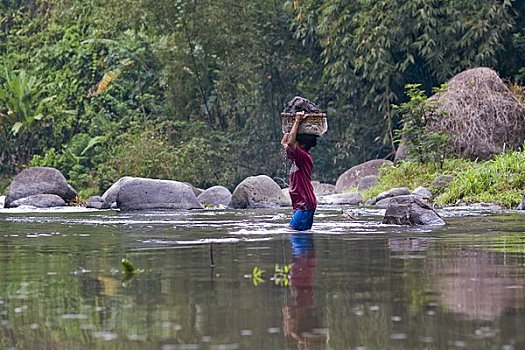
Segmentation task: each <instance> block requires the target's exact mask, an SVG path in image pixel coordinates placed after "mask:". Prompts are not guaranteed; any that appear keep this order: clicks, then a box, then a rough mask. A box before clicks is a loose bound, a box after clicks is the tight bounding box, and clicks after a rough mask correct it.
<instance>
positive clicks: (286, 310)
mask: <svg viewBox="0 0 525 350" xmlns="http://www.w3.org/2000/svg"><path fill="white" fill-rule="evenodd" d="M290 241H291V243H292V267H291V269H290V286H291V300H289V301H288V303H287V305H286V306H284V307H283V324H284V325H283V330H284V334H285V336H286V338H287V340H288V339H293V340H294V342H295V343H296V344H297V348H298V349H319V348H323V347H324V345H326V344H327V342H328V333H327V332H326V330H325V328H324V327H323V325H322V324H321V320H320V317H319V315H318V312H317V309H316V307H315V299H314V293H313V282H314V275H315V268H316V266H317V257H316V255H315V247H314V241H313V238H312V235H311V234H304V233H294V234H292V235H291V236H290Z"/></svg>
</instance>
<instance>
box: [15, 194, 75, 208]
mask: <svg viewBox="0 0 525 350" xmlns="http://www.w3.org/2000/svg"><path fill="white" fill-rule="evenodd" d="M22 205H30V206H32V207H37V208H52V207H63V206H65V205H66V202H65V201H64V200H63V199H62V198H60V197H59V196H57V195H56V194H34V195H32V196H28V197H24V198H19V199H17V200H16V201H13V202H11V204H10V208H15V207H19V206H22Z"/></svg>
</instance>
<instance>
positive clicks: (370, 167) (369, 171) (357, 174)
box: [335, 159, 393, 193]
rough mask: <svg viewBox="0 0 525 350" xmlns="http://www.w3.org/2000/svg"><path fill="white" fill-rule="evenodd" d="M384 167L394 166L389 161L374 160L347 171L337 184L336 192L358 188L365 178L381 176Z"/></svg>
mask: <svg viewBox="0 0 525 350" xmlns="http://www.w3.org/2000/svg"><path fill="white" fill-rule="evenodd" d="M383 165H387V166H392V165H393V163H392V162H391V161H389V160H384V159H374V160H369V161H368V162H365V163H362V164H359V165H356V166H353V167H351V168H350V169H348V170H347V171H345V172H344V173H343V174H341V176H339V178H338V179H337V182H336V183H335V191H336V192H337V193H343V192H345V191H348V190H350V189H352V188H356V187H357V185H358V184H359V180H361V179H362V178H364V177H365V176H370V175H374V176H379V175H380V168H381V167H382V166H383Z"/></svg>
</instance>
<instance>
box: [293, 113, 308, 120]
mask: <svg viewBox="0 0 525 350" xmlns="http://www.w3.org/2000/svg"><path fill="white" fill-rule="evenodd" d="M305 118H306V114H305V113H304V112H297V113H295V121H296V122H302V121H303V120H304V119H305Z"/></svg>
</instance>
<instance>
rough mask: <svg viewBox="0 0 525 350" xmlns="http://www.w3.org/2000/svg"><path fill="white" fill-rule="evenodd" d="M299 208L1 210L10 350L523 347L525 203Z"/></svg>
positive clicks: (0, 318)
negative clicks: (385, 220) (405, 214)
mask: <svg viewBox="0 0 525 350" xmlns="http://www.w3.org/2000/svg"><path fill="white" fill-rule="evenodd" d="M289 214H290V210H289V209H279V210H198V211H183V212H147V213H144V212H137V213H120V212H115V211H85V210H84V211H83V210H79V209H74V208H73V209H69V210H59V211H46V210H40V211H37V212H35V211H31V210H21V211H15V210H13V209H9V210H7V209H4V210H1V211H0V322H1V323H0V349H126V350H130V349H164V350H170V349H215V350H219V349H223V350H227V349H359V350H363V349H504V350H512V349H525V331H524V330H525V256H524V253H525V218H524V217H523V215H522V214H519V213H516V212H514V213H513V212H497V213H491V212H484V211H474V210H458V209H455V210H442V211H440V214H441V215H442V216H443V218H444V219H445V221H446V222H447V225H446V226H444V227H433V228H408V227H397V226H387V225H382V224H381V220H382V215H383V212H382V211H381V210H365V209H352V210H351V211H349V209H344V210H342V209H341V208H337V207H324V208H320V209H319V210H318V211H317V213H316V221H315V223H314V227H313V229H312V230H311V231H310V233H308V234H304V233H302V234H296V233H291V232H289V231H287V230H286V229H285V227H286V223H287V216H288V215H289ZM349 214H350V215H349ZM124 257H126V258H128V259H129V260H130V261H131V262H132V263H133V265H134V266H135V267H136V268H138V269H140V270H142V271H141V272H140V273H137V274H135V275H133V276H126V275H124V274H123V272H122V270H123V268H122V265H121V260H122V258H124Z"/></svg>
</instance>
